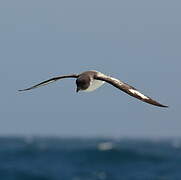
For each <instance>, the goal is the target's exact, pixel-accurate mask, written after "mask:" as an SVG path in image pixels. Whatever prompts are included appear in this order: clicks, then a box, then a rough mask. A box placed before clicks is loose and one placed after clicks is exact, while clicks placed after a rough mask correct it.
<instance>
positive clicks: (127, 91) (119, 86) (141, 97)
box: [94, 73, 168, 107]
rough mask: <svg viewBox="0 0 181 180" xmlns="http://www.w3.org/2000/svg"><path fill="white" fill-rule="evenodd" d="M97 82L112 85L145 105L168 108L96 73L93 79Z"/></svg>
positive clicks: (133, 89)
mask: <svg viewBox="0 0 181 180" xmlns="http://www.w3.org/2000/svg"><path fill="white" fill-rule="evenodd" d="M94 78H95V79H97V80H102V81H105V82H107V83H109V84H111V85H113V86H114V87H116V88H118V89H120V90H122V91H124V92H125V93H127V94H129V95H130V96H133V97H135V98H137V99H139V100H141V101H144V102H146V103H149V104H152V105H155V106H160V107H168V106H165V105H163V104H160V103H159V102H157V101H155V100H153V99H152V98H150V97H148V96H145V95H144V94H142V93H141V92H139V91H138V90H137V89H136V88H134V87H132V86H130V85H128V84H126V83H124V82H122V81H120V80H118V79H116V78H113V77H110V76H106V75H104V74H102V73H97V74H96V75H95V77H94Z"/></svg>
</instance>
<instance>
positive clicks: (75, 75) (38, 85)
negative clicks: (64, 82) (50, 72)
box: [18, 74, 79, 91]
mask: <svg viewBox="0 0 181 180" xmlns="http://www.w3.org/2000/svg"><path fill="white" fill-rule="evenodd" d="M78 76H79V75H77V74H71V75H64V76H57V77H53V78H51V79H48V80H46V81H43V82H41V83H39V84H36V85H34V86H32V87H29V88H26V89H21V90H18V91H28V90H31V89H35V88H38V87H41V86H45V85H47V84H49V83H53V82H55V81H58V80H60V79H64V78H78Z"/></svg>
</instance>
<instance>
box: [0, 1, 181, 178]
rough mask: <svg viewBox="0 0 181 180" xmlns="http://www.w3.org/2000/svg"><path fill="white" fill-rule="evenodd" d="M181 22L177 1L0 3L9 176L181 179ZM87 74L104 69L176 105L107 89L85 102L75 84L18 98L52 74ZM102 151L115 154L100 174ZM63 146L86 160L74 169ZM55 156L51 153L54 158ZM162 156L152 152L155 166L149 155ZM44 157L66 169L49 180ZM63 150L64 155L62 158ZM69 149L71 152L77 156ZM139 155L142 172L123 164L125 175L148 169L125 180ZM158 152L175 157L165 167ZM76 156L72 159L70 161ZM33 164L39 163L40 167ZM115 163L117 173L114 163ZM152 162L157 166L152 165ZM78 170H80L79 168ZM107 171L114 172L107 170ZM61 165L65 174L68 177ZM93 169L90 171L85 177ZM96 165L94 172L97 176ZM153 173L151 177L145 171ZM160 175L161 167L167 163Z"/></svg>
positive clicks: (4, 167)
mask: <svg viewBox="0 0 181 180" xmlns="http://www.w3.org/2000/svg"><path fill="white" fill-rule="evenodd" d="M180 17H181V2H180V1H176V0H173V1H169V0H152V1H143V0H137V1H134V0H130V1H124V0H121V1H116V0H113V1H109V0H92V1H88V0H76V1H73V0H66V1H65V0H61V1H57V0H52V1H48V0H36V1H35V0H31V1H24V0H16V1H13V0H1V1H0V49H1V50H0V52H1V53H0V74H1V75H0V81H1V93H0V99H1V100H0V114H1V118H0V135H1V139H0V146H1V147H2V148H1V151H2V154H1V155H0V157H1V158H4V160H2V161H1V163H0V175H1V177H2V178H4V179H8V178H9V179H13V180H14V179H18V180H19V179H28V178H29V179H36V178H37V179H73V180H80V179H84V180H86V179H101V178H102V179H111V180H113V179H121V178H122V179H124V178H126V179H128V178H130V179H131V178H133V179H136V177H138V179H149V178H150V179H151V178H152V179H156V178H158V179H159V178H162V179H163V178H165V179H170V177H172V178H173V177H174V179H177V178H178V179H180V178H181V176H180V174H179V173H178V171H177V170H176V167H177V165H178V162H180V160H181V154H180V151H179V150H178V149H180V145H181V141H180V136H181V131H180V127H181V121H180V107H181V103H180V89H181V84H180V75H181V70H180V66H181V61H180V58H181V51H180V47H181V36H180V32H181V21H180ZM86 70H98V71H101V72H102V73H105V74H107V75H111V76H113V77H116V78H118V79H121V80H122V81H124V82H127V83H128V84H130V85H132V86H134V87H136V88H137V89H139V90H140V91H141V92H143V93H144V94H146V95H148V96H150V97H152V98H154V99H156V100H158V101H159V102H161V103H162V104H165V105H169V108H167V109H165V108H159V107H154V106H151V105H149V104H146V103H143V102H141V101H138V100H137V99H134V98H132V97H129V96H128V95H126V94H125V93H123V92H121V91H119V90H117V89H116V88H114V87H112V86H110V85H108V84H105V85H104V86H103V87H101V88H100V89H98V90H96V91H94V92H92V93H88V94H87V93H78V94H77V93H76V92H75V80H74V79H65V80H62V81H58V82H57V83H54V84H51V85H49V86H46V87H42V88H39V89H36V90H32V91H28V92H23V93H20V92H18V89H23V88H26V87H29V86H32V85H34V84H36V83H39V82H41V81H43V80H46V79H49V78H51V77H53V76H57V75H64V74H70V73H80V72H83V71H86ZM122 140H123V142H122ZM42 141H43V143H44V144H43V146H41V143H42ZM80 141H81V143H80ZM120 141H121V142H120ZM52 142H56V143H53V144H52ZM135 142H136V143H135ZM153 142H154V143H153ZM158 142H159V143H158ZM101 143H103V150H105V149H106V150H108V154H107V153H106V154H104V155H103V157H102V159H104V160H105V159H106V158H108V159H106V160H105V162H104V161H103V162H102V161H101V160H100V161H101V163H100V164H99V163H98V166H99V165H100V167H101V168H96V167H97V166H96V165H95V166H94V165H93V166H91V165H90V167H89V166H88V164H89V163H88V161H89V160H90V159H92V157H93V159H94V158H95V159H96V157H99V158H100V154H97V153H98V152H99V151H101V150H102V149H101V150H100V144H101ZM105 143H106V144H105ZM122 143H123V147H126V150H125V151H124V152H122V148H120V147H122ZM145 143H146V144H145ZM160 143H161V145H160ZM162 143H163V144H162ZM64 144H68V145H67V146H68V147H67V149H68V150H70V151H71V150H72V148H73V150H72V153H73V152H74V150H76V148H78V149H81V150H80V151H78V155H77V154H74V153H73V155H72V157H74V156H76V157H79V158H78V160H75V159H74V160H75V163H73V162H72V161H71V160H72V159H73V158H72V159H71V158H70V163H69V164H68V165H67V164H66V163H64V162H68V161H67V159H66V158H65V159H64V160H62V161H61V162H63V167H62V166H61V163H60V162H59V161H58V160H57V157H58V155H60V151H63V150H62V146H63V145H64ZM72 144H76V146H75V147H74V146H72ZM81 144H82V145H81ZM79 145H80V146H79ZM39 146H40V147H39ZM57 146H58V147H57ZM158 146H159V147H160V148H161V150H160V148H158ZM42 147H43V148H42ZM63 147H64V146H63ZM101 147H102V145H101ZM139 147H141V148H139ZM143 147H144V148H143ZM163 147H164V148H163ZM165 147H167V148H166V149H165ZM19 148H20V149H19ZM39 148H40V149H39ZM49 148H50V149H51V151H49V150H47V149H49ZM82 148H83V150H82ZM114 148H115V149H114ZM136 148H138V149H137V150H136V152H135V151H134V150H135V149H136ZM157 148H158V149H159V150H158V151H156V152H155V151H154V152H152V153H153V154H151V160H152V158H153V159H154V160H155V158H156V161H153V162H152V161H149V160H150V159H149V158H150V153H151V152H147V150H150V149H157ZM175 148H176V149H175ZM8 149H9V150H8ZM15 149H16V150H15ZM37 149H38V152H39V151H40V152H41V150H42V149H43V152H44V150H47V151H48V152H49V154H48V155H47V154H45V157H46V158H47V157H49V159H53V157H54V159H56V160H57V161H58V162H57V163H56V161H53V160H52V161H53V162H54V163H53V162H52V165H51V167H52V168H53V169H54V170H55V169H56V168H57V169H56V170H57V171H56V172H54V170H52V171H51V170H50V173H49V175H46V174H43V173H44V172H45V171H46V169H49V168H50V167H49V166H48V165H47V167H45V168H44V169H41V167H42V168H43V165H44V164H46V162H49V159H46V158H44V157H42V159H41V156H39V154H38V153H37ZM55 149H58V150H57V151H56V153H57V156H55V154H56V153H55V154H54V151H55ZM67 149H66V150H65V151H64V153H67V152H68V151H67ZM85 149H86V150H87V149H88V151H91V152H90V153H91V154H90V157H91V158H90V159H89V160H87V159H86V160H85V159H84V158H82V159H83V160H82V159H81V158H80V156H79V155H81V154H82V151H83V152H84V150H85ZM123 149H124V148H123ZM113 150H114V151H113ZM127 150H128V151H127ZM162 150H163V151H162ZM9 151H10V152H9ZM34 151H35V152H34ZM92 151H93V152H92ZM97 151H98V152H97ZM110 151H111V152H110ZM112 151H113V152H112ZM130 151H131V154H129V153H130ZM132 151H133V152H134V153H136V157H138V158H136V160H135V159H134V158H133V159H134V160H135V161H134V160H133V162H134V163H136V164H132V162H131V166H130V163H129V161H128V162H127V160H125V161H126V162H127V166H125V163H123V164H124V165H123V166H121V167H122V168H123V169H122V170H121V172H125V173H126V172H128V173H127V175H130V173H129V172H130V168H132V169H134V168H135V165H137V164H139V163H141V166H140V169H139V166H137V169H136V170H135V169H134V171H132V172H135V173H133V176H129V177H127V176H126V174H124V178H123V177H122V175H123V173H120V166H119V165H120V164H119V162H120V161H122V158H120V157H125V156H126V157H130V156H131V157H132V156H134V155H135V154H134V153H133V154H132ZM137 151H138V154H139V153H141V158H142V154H144V153H146V154H147V153H148V154H149V156H148V157H149V158H148V157H147V156H144V158H145V159H144V158H143V159H144V160H145V161H144V163H143V162H142V161H140V156H137ZM164 151H166V152H170V153H171V154H173V152H175V151H176V152H177V153H176V154H177V157H175V158H176V159H177V160H174V159H173V158H172V157H169V155H168V154H167V153H166V152H164ZM15 152H16V153H19V156H20V157H19V156H17V154H16V153H15ZM22 152H24V153H25V154H23V153H22ZM40 152H39V153H40ZM106 152H107V151H106ZM6 153H10V155H9V154H6ZM26 153H27V154H28V155H27V154H26ZM34 153H35V154H34ZM86 153H88V152H87V151H86ZM94 153H95V154H94ZM109 153H111V154H109ZM112 153H113V154H114V155H113V154H112ZM115 153H117V154H115ZM119 153H123V154H119ZM124 153H125V154H126V153H128V154H126V155H125V154H124ZM155 153H158V154H157V155H158V157H160V155H163V154H164V153H166V154H164V155H163V156H164V157H162V156H161V160H160V159H159V158H158V159H157V155H156V157H155ZM20 154H21V155H22V156H21V155H20ZM37 154H38V157H39V158H40V159H38V160H37ZM40 154H41V155H42V153H40ZM88 154H89V153H88ZM88 154H86V155H85V157H87V156H89V155H88ZM24 155H25V157H24ZM61 155H62V154H61ZM127 155H128V156H127ZM6 156H7V158H6ZM52 156H53V157H52ZM112 156H113V157H112ZM15 157H16V158H18V159H16V158H15ZM63 157H64V155H63ZM65 157H66V155H65ZM67 157H71V153H70V154H67ZM117 157H119V158H118V160H117ZM14 158H15V159H14ZM19 158H20V159H21V158H22V159H21V160H22V162H21V161H20V162H19ZM29 158H30V159H33V158H34V159H35V161H33V162H31V163H32V165H31V163H30V162H29V161H28V159H29ZM112 158H113V162H112V164H113V165H114V166H111V165H110V161H109V160H110V159H112ZM164 158H166V159H167V158H168V159H172V160H173V162H172V164H171V162H170V161H168V163H166V164H165V163H164V162H163V161H162V159H164ZM81 160H82V161H81ZM114 160H115V161H116V162H114ZM147 160H148V163H150V164H149V166H145V165H146V162H147ZM37 161H38V162H37ZM77 161H81V163H82V164H83V166H82V164H81V163H80V164H81V165H80V168H79V166H78V164H79V163H78V162H77ZM95 161H96V160H95ZM125 161H124V162H125ZM17 162H18V163H19V164H16V163H17ZM159 162H160V163H161V164H163V165H164V166H163V169H162V168H161V169H159V170H158V169H157V168H155V169H154V168H153V166H152V165H153V164H154V163H159ZM36 163H37V164H36ZM59 163H60V164H59ZM94 163H95V164H96V162H92V163H91V164H94ZM115 163H116V164H115ZM169 163H170V164H169ZM25 164H27V169H26V166H24V165H25ZM70 164H73V165H74V166H73V165H72V166H71V167H70V166H69V165H70ZM108 164H109V165H110V166H106V165H108ZM36 165H37V166H36ZM59 165H60V166H61V167H62V168H64V170H62V171H63V172H62V173H61V175H60V174H59V173H60V172H59V167H60V166H59ZM66 165H67V166H66ZM85 165H87V169H86V170H85V169H84V170H83V168H85ZM104 165H105V169H104V168H103V167H104ZM154 165H155V164H154ZM132 166H133V167H132ZM15 167H16V168H15ZM22 167H23V168H22ZM33 167H34V168H35V169H36V170H35V169H34V170H33V169H32V168H33ZM93 167H94V168H95V170H94V171H92V169H91V168H93ZM113 167H114V168H113ZM115 167H116V168H117V169H116V168H115ZM145 167H147V170H148V171H146V170H145V172H144V171H143V168H144V169H145ZM155 167H156V166H155ZM159 167H162V166H161V165H160V164H159ZM18 168H19V169H18ZM66 168H67V169H66ZM76 168H78V170H76ZM111 168H113V169H114V172H113V171H111V170H110V169H111ZM14 169H16V170H17V171H15V170H14ZM37 169H38V170H40V169H41V170H42V172H39V171H37ZM70 169H71V170H72V171H71V173H72V174H71V173H70ZM90 169H91V170H90ZM107 169H109V171H110V172H107ZM89 170H90V172H89ZM127 170H128V171H127ZM169 170H170V171H169ZM78 171H81V172H78ZM17 172H18V173H19V174H18V175H17ZM31 172H32V174H33V173H34V174H33V175H32V174H31ZM46 172H47V171H46ZM65 172H66V173H65ZM165 172H170V175H168V174H169V173H168V174H166V175H165ZM23 173H24V174H23ZM28 173H30V174H31V175H32V176H31V175H30V174H28ZM56 173H57V174H56ZM142 173H144V174H142ZM149 173H150V174H149ZM27 174H28V175H29V176H28V175H27ZM37 174H38V175H37ZM51 174H53V175H54V176H51ZM100 174H101V175H100ZM158 174H159V175H158Z"/></svg>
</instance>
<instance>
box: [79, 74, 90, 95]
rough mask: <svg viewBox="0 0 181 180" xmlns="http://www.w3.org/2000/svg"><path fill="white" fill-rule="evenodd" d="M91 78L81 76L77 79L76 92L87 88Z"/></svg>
mask: <svg viewBox="0 0 181 180" xmlns="http://www.w3.org/2000/svg"><path fill="white" fill-rule="evenodd" d="M90 81H91V79H90V78H89V77H88V76H83V77H81V76H80V77H79V78H77V80H76V85H77V89H76V92H79V91H80V90H86V89H87V88H88V87H89V85H90Z"/></svg>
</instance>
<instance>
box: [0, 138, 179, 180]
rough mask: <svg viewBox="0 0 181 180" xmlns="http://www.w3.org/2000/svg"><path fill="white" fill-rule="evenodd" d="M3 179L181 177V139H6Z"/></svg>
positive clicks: (0, 156)
mask: <svg viewBox="0 0 181 180" xmlns="http://www.w3.org/2000/svg"><path fill="white" fill-rule="evenodd" d="M0 180H181V139H167V140H166V139H165V140H155V139H144V140H143V139H107V138H102V139H101V138H92V139H91V138H90V139H89V138H88V139H81V138H75V139H73V138H72V139H71V138H56V137H46V138H45V137H14V138H13V137H1V138H0Z"/></svg>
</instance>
